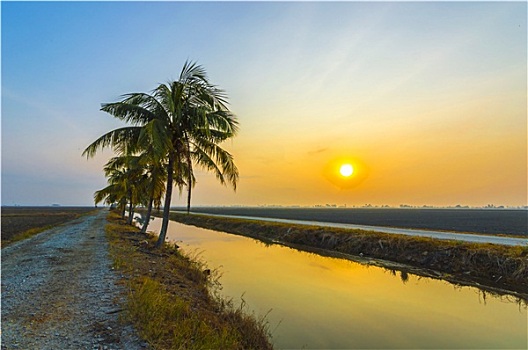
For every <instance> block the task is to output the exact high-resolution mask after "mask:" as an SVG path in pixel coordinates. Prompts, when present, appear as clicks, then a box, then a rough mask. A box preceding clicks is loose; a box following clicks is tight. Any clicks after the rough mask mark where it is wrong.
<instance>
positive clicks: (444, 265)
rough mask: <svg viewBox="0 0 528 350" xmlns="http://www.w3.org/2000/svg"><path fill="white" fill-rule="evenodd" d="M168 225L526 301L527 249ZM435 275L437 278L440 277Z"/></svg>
mask: <svg viewBox="0 0 528 350" xmlns="http://www.w3.org/2000/svg"><path fill="white" fill-rule="evenodd" d="M171 220H175V221H178V222H181V223H184V224H189V225H194V226H199V227H203V228H208V229H214V230H219V231H224V232H229V233H233V234H238V235H244V236H249V237H253V238H256V239H259V240H262V241H264V242H267V243H281V244H286V245H290V246H294V247H296V248H299V249H304V250H311V251H313V249H323V250H324V251H329V252H335V253H338V254H346V255H352V256H361V257H368V258H375V259H383V260H388V261H391V262H396V263H400V264H405V265H407V266H412V267H417V268H422V269H429V270H432V271H433V272H434V273H433V276H435V273H437V274H436V276H438V277H441V278H444V279H447V280H451V281H455V282H463V283H466V284H479V285H484V286H488V287H490V288H494V289H505V290H508V291H514V292H517V293H520V294H521V295H523V297H527V296H528V247H522V246H515V247H510V246H501V245H494V244H479V243H465V242H458V241H446V240H435V239H431V238H424V237H412V236H404V235H394V234H387V233H379V232H371V231H363V230H352V229H339V228H328V227H315V226H304V225H293V224H284V223H271V222H262V221H261V222H257V221H254V220H245V219H233V218H219V217H212V216H207V215H186V214H180V213H171ZM438 273H439V274H438Z"/></svg>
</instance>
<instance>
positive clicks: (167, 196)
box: [156, 154, 174, 248]
mask: <svg viewBox="0 0 528 350" xmlns="http://www.w3.org/2000/svg"><path fill="white" fill-rule="evenodd" d="M173 168H174V155H173V154H170V155H169V164H168V165H167V191H166V192H165V204H164V206H163V221H162V223H161V230H160V234H159V237H158V241H157V242H156V248H159V247H161V246H162V245H163V243H164V242H165V236H166V235H167V228H168V227H169V212H170V204H171V198H172V175H173V174H172V173H173V171H174V169H173Z"/></svg>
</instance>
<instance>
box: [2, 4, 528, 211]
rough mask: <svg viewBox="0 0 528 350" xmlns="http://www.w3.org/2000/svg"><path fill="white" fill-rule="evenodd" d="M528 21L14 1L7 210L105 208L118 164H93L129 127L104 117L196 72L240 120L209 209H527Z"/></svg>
mask: <svg viewBox="0 0 528 350" xmlns="http://www.w3.org/2000/svg"><path fill="white" fill-rule="evenodd" d="M526 8H527V4H526V2H469V3H465V2H372V3H371V2H156V3H146V2H10V1H8V2H5V3H3V4H2V53H3V55H2V129H3V133H2V136H3V137H2V146H3V152H2V189H3V191H2V203H3V204H8V205H13V204H38V205H49V204H50V203H60V204H63V205H66V204H79V205H80V204H91V203H92V194H93V191H94V189H97V188H102V187H103V186H105V183H106V180H105V178H104V176H103V174H101V171H100V169H101V167H102V165H103V164H104V163H105V162H106V161H107V160H108V158H109V156H110V153H106V154H102V155H100V156H97V157H96V158H94V160H91V161H90V162H88V161H86V159H83V158H82V157H81V156H80V155H81V152H82V150H83V149H84V148H85V147H86V146H87V145H88V144H90V143H91V142H92V141H93V140H94V139H95V138H97V137H99V136H100V135H102V134H103V133H105V132H107V131H108V130H112V129H115V128H118V127H121V126H123V125H124V122H121V121H119V120H112V118H110V117H109V116H108V115H107V114H106V113H104V112H101V111H99V108H100V105H101V103H107V102H114V101H116V99H117V98H118V97H119V96H121V95H122V94H123V93H128V92H148V91H151V90H152V89H154V88H155V87H156V86H157V84H159V83H164V82H166V81H168V80H170V79H175V78H177V75H178V72H179V71H180V69H181V66H182V64H183V62H185V61H186V60H187V59H190V60H196V61H197V62H198V63H199V64H202V65H203V66H204V67H206V68H207V72H208V75H209V78H210V80H211V81H212V82H213V83H214V84H215V85H218V86H219V87H221V88H222V89H223V90H225V91H226V94H227V95H228V100H229V108H230V110H232V111H233V112H234V114H236V115H237V117H238V120H239V122H240V131H239V133H238V135H237V136H236V137H235V138H234V139H233V140H232V141H229V142H225V143H224V144H222V145H221V146H222V147H224V148H225V149H227V150H228V151H229V152H230V153H231V154H232V155H233V158H234V161H235V163H236V165H237V167H238V169H239V171H240V181H239V184H238V186H237V191H236V192H234V191H233V190H231V189H229V188H227V187H222V186H219V185H218V181H217V179H216V178H215V177H214V176H213V175H212V174H211V173H209V172H208V171H205V170H203V169H200V168H199V167H197V168H196V170H195V174H194V175H195V176H196V188H195V190H194V192H193V202H194V203H195V204H196V205H271V204H273V205H275V204H277V205H302V206H313V205H317V204H324V203H335V204H338V205H345V204H346V205H347V206H354V205H355V206H362V205H365V204H372V205H385V204H386V205H391V206H399V205H400V204H409V205H416V206H422V205H435V206H451V205H457V204H462V205H470V206H485V205H488V204H496V205H505V206H524V205H527V204H528V203H527V183H526V179H527V159H528V157H527V149H526V142H527V135H526V130H527V118H526V116H527V94H526V82H527V80H526V79H527V78H526V77H527V66H526V45H527V44H526V43H527V25H526ZM116 23H119V25H116ZM196 23H200V25H196ZM189 28H191V29H192V30H188V29H189ZM183 32H185V33H186V35H182V33H183ZM137 38H142V40H141V42H138V40H137ZM174 38H179V40H177V41H174ZM204 43H207V44H204ZM278 48H280V49H278ZM101 52H104V59H103V56H101V55H100V54H98V53H101ZM125 58H126V59H125ZM36 82H39V83H36ZM80 91H82V92H83V93H79V92H80ZM343 164H350V165H352V173H350V174H349V172H350V171H349V170H345V171H344V172H341V171H340V169H341V166H342V165H343ZM490 164H493V167H494V168H496V169H500V171H489V165H490ZM35 168H38V169H39V171H38V174H37V173H35V171H34V169H35ZM347 174H348V175H347ZM35 193H38V194H39V196H38V198H36V197H35V195H34V194H35ZM172 198H173V199H172V203H173V205H182V204H184V203H185V196H184V195H182V196H181V197H179V196H177V195H174V196H173V197H172ZM36 200H37V202H35V201H36Z"/></svg>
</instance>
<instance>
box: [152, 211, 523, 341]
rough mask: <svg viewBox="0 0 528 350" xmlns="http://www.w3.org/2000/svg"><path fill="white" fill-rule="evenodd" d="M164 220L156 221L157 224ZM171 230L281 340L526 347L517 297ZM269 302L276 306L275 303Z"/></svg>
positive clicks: (213, 234)
mask: <svg viewBox="0 0 528 350" xmlns="http://www.w3.org/2000/svg"><path fill="white" fill-rule="evenodd" d="M160 226H161V220H160V219H157V218H156V219H155V220H154V221H152V223H151V225H150V226H149V230H152V231H154V232H159V228H160ZM167 238H168V239H169V240H171V241H174V242H177V243H178V245H179V246H180V247H181V248H182V249H183V250H184V251H186V252H189V253H193V254H194V253H196V252H199V253H200V257H201V259H202V260H205V261H206V262H207V265H208V266H209V267H210V268H212V269H218V270H219V272H220V273H221V275H222V276H221V278H220V282H221V284H222V286H223V289H222V291H221V294H223V295H224V296H226V297H229V298H232V299H233V300H234V301H235V302H237V303H240V300H241V297H242V296H243V298H244V300H245V301H246V303H247V305H248V306H249V308H250V310H253V311H254V312H255V314H256V315H258V316H260V315H264V314H266V313H268V312H269V314H268V316H267V320H268V321H269V324H270V329H271V331H272V334H273V339H272V340H273V343H274V345H275V346H276V348H282V349H300V348H306V349H353V348H356V349H357V348H362V349H363V348H369V349H395V348H400V349H408V348H420V349H426V348H434V349H439V348H441V349H446V348H450V349H453V348H456V349H468V348H472V349H526V348H527V345H528V339H527V337H528V335H527V332H528V330H527V308H526V305H525V304H522V305H519V304H517V303H516V302H515V301H514V298H510V297H500V298H499V297H493V296H490V295H488V294H486V295H484V294H483V293H482V292H481V291H480V290H479V289H477V288H473V287H455V286H453V285H452V284H449V283H448V282H444V281H438V280H434V279H430V278H424V277H419V276H415V275H412V274H408V275H406V274H403V276H402V274H401V273H400V272H396V274H393V273H392V272H391V271H389V270H386V269H382V268H379V267H373V266H367V265H362V264H360V263H356V262H352V261H349V260H344V259H337V258H331V257H324V256H320V255H316V254H312V253H307V252H302V251H298V250H295V249H292V248H288V247H284V246H280V245H272V246H266V245H264V244H263V243H261V242H259V241H256V240H253V239H251V238H246V237H241V236H235V235H230V234H227V233H223V232H217V231H211V230H205V229H201V228H197V227H194V226H186V225H182V224H179V223H176V222H172V221H171V222H170V224H169V231H168V234H167ZM270 310H271V311H270Z"/></svg>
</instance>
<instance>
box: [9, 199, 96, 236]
mask: <svg viewBox="0 0 528 350" xmlns="http://www.w3.org/2000/svg"><path fill="white" fill-rule="evenodd" d="M93 210H94V207H2V242H3V243H4V242H9V241H11V240H13V238H14V237H16V236H17V235H21V234H24V233H25V232H27V231H29V230H38V229H41V228H46V227H50V226H56V225H59V224H62V223H64V222H67V221H70V220H73V219H76V218H78V217H79V216H81V215H83V214H86V213H88V212H90V211H93Z"/></svg>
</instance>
